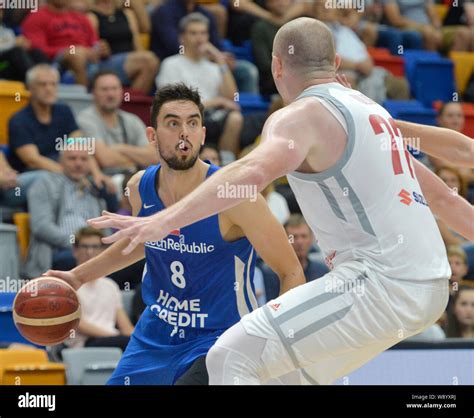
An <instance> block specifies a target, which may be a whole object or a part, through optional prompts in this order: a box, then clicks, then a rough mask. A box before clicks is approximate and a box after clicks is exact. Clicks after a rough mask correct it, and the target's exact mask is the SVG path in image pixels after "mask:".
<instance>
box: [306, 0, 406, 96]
mask: <svg viewBox="0 0 474 418" xmlns="http://www.w3.org/2000/svg"><path fill="white" fill-rule="evenodd" d="M324 6H325V3H324V0H316V1H315V3H314V6H313V14H314V17H316V18H317V19H319V20H322V21H323V22H325V23H326V24H327V25H328V26H329V28H330V29H331V31H332V34H333V37H334V43H335V47H336V52H337V53H338V54H339V56H340V57H341V64H340V67H339V70H340V71H342V72H344V74H345V75H346V77H347V79H348V81H349V82H350V83H351V84H352V86H354V87H355V88H357V90H359V91H360V92H362V93H363V94H365V95H366V96H368V97H370V98H371V99H372V100H374V101H376V102H377V103H382V102H384V101H385V100H386V99H387V98H388V99H396V100H405V99H409V97H410V89H409V86H408V82H407V81H406V80H405V78H403V77H395V76H393V75H392V74H391V73H389V72H388V71H387V70H385V69H384V68H382V67H377V66H374V62H373V60H372V58H371V57H370V55H369V53H368V51H367V47H366V46H365V45H364V43H363V42H362V41H361V40H360V39H359V37H358V36H357V34H356V33H355V32H354V31H353V30H351V29H350V28H349V27H347V26H344V25H341V24H340V23H339V22H338V11H337V10H336V9H333V8H329V9H328V8H326V7H324Z"/></svg>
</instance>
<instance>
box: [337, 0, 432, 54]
mask: <svg viewBox="0 0 474 418" xmlns="http://www.w3.org/2000/svg"><path fill="white" fill-rule="evenodd" d="M382 18H383V8H382V4H381V2H380V1H379V0H369V1H365V2H364V11H363V12H361V11H360V10H356V9H354V8H348V9H340V10H339V22H340V23H341V24H343V25H345V26H348V27H349V28H351V29H352V30H353V31H354V32H356V33H357V35H358V36H359V37H360V38H361V39H362V41H363V42H364V44H365V45H366V46H368V47H379V48H388V49H389V50H390V52H391V54H392V55H402V54H403V52H404V50H405V49H423V38H422V36H421V34H420V33H419V32H417V31H415V30H403V29H398V28H395V27H393V26H389V25H384V24H382V23H381V22H382Z"/></svg>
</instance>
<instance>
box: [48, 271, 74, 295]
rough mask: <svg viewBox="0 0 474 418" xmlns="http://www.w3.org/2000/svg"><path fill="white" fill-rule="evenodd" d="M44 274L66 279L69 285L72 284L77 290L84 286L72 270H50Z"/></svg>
mask: <svg viewBox="0 0 474 418" xmlns="http://www.w3.org/2000/svg"><path fill="white" fill-rule="evenodd" d="M43 276H47V277H56V278H58V279H61V280H64V281H65V282H66V283H67V284H68V285H70V286H72V287H73V288H74V290H77V289H79V288H80V287H81V286H82V283H81V281H80V280H79V279H78V278H77V276H76V275H75V274H74V273H73V272H71V271H60V270H48V271H47V272H46V273H43Z"/></svg>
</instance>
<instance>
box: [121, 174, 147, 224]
mask: <svg viewBox="0 0 474 418" xmlns="http://www.w3.org/2000/svg"><path fill="white" fill-rule="evenodd" d="M144 173H145V170H141V171H139V172H138V173H135V174H134V175H133V176H132V177H131V178H130V180H129V181H128V182H127V189H126V190H125V191H124V193H125V195H126V196H128V201H129V202H130V205H131V206H132V215H133V216H137V215H138V212H140V209H141V207H142V199H141V197H140V192H139V191H138V186H139V184H140V180H141V179H142V176H143V174H144Z"/></svg>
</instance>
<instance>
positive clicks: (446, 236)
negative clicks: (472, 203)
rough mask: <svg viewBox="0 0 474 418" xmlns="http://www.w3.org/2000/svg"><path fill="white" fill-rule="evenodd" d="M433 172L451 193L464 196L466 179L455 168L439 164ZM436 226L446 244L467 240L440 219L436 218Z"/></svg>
mask: <svg viewBox="0 0 474 418" xmlns="http://www.w3.org/2000/svg"><path fill="white" fill-rule="evenodd" d="M435 173H436V174H437V175H438V177H439V178H441V180H443V181H444V182H445V183H446V185H447V186H448V187H449V188H450V189H451V190H452V191H453V193H456V194H459V195H460V196H462V197H464V198H466V192H467V187H466V181H465V179H464V177H463V176H462V174H461V173H460V172H459V170H458V169H457V168H454V167H448V166H441V167H439V168H437V169H436V170H435ZM438 227H439V230H440V232H441V236H442V237H443V240H444V243H445V244H446V245H447V246H448V245H459V244H461V243H464V242H467V240H466V239H465V238H464V237H463V236H461V235H460V234H458V233H456V232H455V231H453V230H452V229H450V228H448V226H447V225H446V224H445V223H444V222H442V221H440V220H438Z"/></svg>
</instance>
